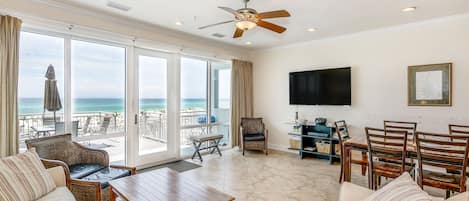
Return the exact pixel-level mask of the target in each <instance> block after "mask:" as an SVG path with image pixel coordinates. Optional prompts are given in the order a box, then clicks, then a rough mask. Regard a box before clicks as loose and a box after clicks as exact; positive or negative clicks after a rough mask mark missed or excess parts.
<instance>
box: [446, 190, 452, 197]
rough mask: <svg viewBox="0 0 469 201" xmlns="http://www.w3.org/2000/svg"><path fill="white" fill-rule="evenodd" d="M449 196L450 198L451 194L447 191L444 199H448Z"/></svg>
mask: <svg viewBox="0 0 469 201" xmlns="http://www.w3.org/2000/svg"><path fill="white" fill-rule="evenodd" d="M449 196H451V192H450V191H449V190H446V197H445V199H448V198H449Z"/></svg>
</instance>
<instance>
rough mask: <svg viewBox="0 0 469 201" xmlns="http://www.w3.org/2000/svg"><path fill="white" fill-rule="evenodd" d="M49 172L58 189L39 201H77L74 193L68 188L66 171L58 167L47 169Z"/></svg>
mask: <svg viewBox="0 0 469 201" xmlns="http://www.w3.org/2000/svg"><path fill="white" fill-rule="evenodd" d="M47 172H48V173H49V174H50V175H51V176H52V178H53V179H54V183H55V185H56V186H57V187H56V188H55V189H54V190H53V191H52V192H50V193H48V194H47V195H45V196H42V197H41V198H40V199H39V200H38V201H75V197H73V194H72V192H70V190H68V188H67V179H66V176H65V170H64V169H63V168H62V167H60V166H58V167H53V168H49V169H47Z"/></svg>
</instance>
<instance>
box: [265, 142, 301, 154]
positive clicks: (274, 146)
mask: <svg viewBox="0 0 469 201" xmlns="http://www.w3.org/2000/svg"><path fill="white" fill-rule="evenodd" d="M269 149H272V150H276V151H283V152H288V153H295V154H298V151H296V150H291V149H288V146H283V145H278V144H269Z"/></svg>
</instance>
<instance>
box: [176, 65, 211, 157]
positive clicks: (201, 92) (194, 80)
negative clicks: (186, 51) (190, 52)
mask: <svg viewBox="0 0 469 201" xmlns="http://www.w3.org/2000/svg"><path fill="white" fill-rule="evenodd" d="M207 105H208V101H207V61H204V60H198V59H192V58H182V59H181V117H180V118H181V119H180V124H181V153H182V156H188V155H192V143H191V141H190V138H191V136H197V135H201V134H204V133H207V120H208V118H207Z"/></svg>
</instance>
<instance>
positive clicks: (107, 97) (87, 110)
mask: <svg viewBox="0 0 469 201" xmlns="http://www.w3.org/2000/svg"><path fill="white" fill-rule="evenodd" d="M125 66H126V50H125V48H122V47H115V46H109V45H102V44H97V43H90V42H83V41H77V40H72V42H71V67H72V121H73V122H72V126H71V129H72V130H71V131H72V134H73V137H74V138H75V140H77V141H79V142H80V143H82V144H84V145H86V146H89V147H92V148H98V149H104V150H106V151H108V153H109V156H110V161H111V163H115V164H116V163H117V164H123V163H124V161H125V80H126V77H125ZM75 122H76V123H75ZM76 124H78V125H76Z"/></svg>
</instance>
